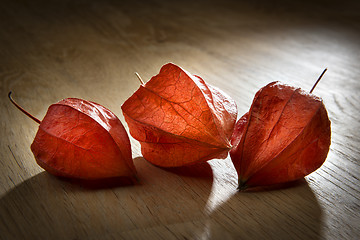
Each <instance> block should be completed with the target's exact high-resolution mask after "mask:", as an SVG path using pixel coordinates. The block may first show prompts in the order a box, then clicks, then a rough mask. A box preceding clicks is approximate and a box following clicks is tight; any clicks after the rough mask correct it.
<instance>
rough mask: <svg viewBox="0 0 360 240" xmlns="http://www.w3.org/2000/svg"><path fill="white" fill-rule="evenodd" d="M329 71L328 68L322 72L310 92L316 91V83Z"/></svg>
mask: <svg viewBox="0 0 360 240" xmlns="http://www.w3.org/2000/svg"><path fill="white" fill-rule="evenodd" d="M326 71H327V68H325V69H324V71H323V72H322V73H321V75H320V77H319V78H318V80H316V82H315V84H314V86H313V87H312V88H311V90H310V93H312V91H314V89H315V87H316V85H317V84H318V83H319V82H320V80H321V78H322V77H323V76H324V74H325V72H326Z"/></svg>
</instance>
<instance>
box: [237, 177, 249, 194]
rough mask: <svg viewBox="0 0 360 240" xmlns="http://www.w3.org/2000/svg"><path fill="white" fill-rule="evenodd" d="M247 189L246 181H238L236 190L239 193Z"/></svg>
mask: <svg viewBox="0 0 360 240" xmlns="http://www.w3.org/2000/svg"><path fill="white" fill-rule="evenodd" d="M247 188H248V185H246V181H244V180H241V179H239V185H238V187H237V190H239V191H240V192H242V191H245V190H246V189H247Z"/></svg>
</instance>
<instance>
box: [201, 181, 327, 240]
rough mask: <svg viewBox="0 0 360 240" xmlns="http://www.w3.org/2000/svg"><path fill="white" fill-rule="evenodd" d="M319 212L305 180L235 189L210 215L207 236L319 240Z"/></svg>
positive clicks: (212, 237) (219, 237)
mask: <svg viewBox="0 0 360 240" xmlns="http://www.w3.org/2000/svg"><path fill="white" fill-rule="evenodd" d="M321 218H322V212H321V209H320V205H319V203H318V201H317V199H316V196H315V195H314V193H313V192H312V190H311V188H310V187H309V185H308V184H307V182H306V181H305V180H304V179H302V180H300V181H297V182H294V183H291V184H287V185H283V186H281V187H279V186H277V187H276V188H264V189H258V190H256V191H249V192H237V193H235V194H233V195H232V196H231V197H230V198H229V199H228V200H227V201H226V202H224V203H223V204H221V205H219V206H218V207H217V208H216V209H215V210H214V211H213V212H212V213H211V215H210V216H209V219H208V222H207V225H206V228H205V230H204V232H207V235H208V238H209V239H318V238H320V236H321V233H320V227H321Z"/></svg>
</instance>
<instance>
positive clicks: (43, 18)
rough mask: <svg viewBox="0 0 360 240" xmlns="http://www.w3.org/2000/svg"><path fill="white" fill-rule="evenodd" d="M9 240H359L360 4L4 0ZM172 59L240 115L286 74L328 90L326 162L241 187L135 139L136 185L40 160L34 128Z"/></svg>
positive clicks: (232, 177) (217, 170)
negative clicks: (164, 159)
mask: <svg viewBox="0 0 360 240" xmlns="http://www.w3.org/2000/svg"><path fill="white" fill-rule="evenodd" d="M0 13H1V14H0V29H1V31H0V79H1V81H0V83H1V85H0V96H1V98H0V101H1V102H0V103H1V108H0V109H1V113H0V114H1V144H0V157H1V158H0V239H359V238H360V216H359V211H360V200H359V199H360V198H359V196H360V195H359V192H360V187H359V179H360V167H359V161H360V151H359V147H358V146H359V143H360V134H359V129H360V121H359V119H360V108H359V104H358V103H359V102H360V95H359V94H358V93H359V91H360V81H359V79H360V68H359V62H360V44H359V43H360V4H359V3H358V1H315V2H314V1H285V0H279V1H254V2H251V1H230V0H226V1H181V2H180V1H160V0H152V1H127V0H126V1H111V0H105V1H85V0H77V1H55V0H54V1H41V0H35V1H25V0H17V1H10V0H8V1H2V4H1V5H0ZM167 62H174V63H176V64H178V65H180V66H182V67H183V68H185V69H187V70H188V71H190V72H191V73H194V74H198V75H200V76H202V77H203V78H204V79H205V80H206V81H208V82H209V83H210V84H212V85H215V86H218V87H220V88H221V89H222V90H223V91H225V92H227V93H228V94H229V95H230V96H231V97H232V98H233V99H234V100H235V101H236V102H237V105H238V110H239V115H242V114H244V113H245V112H246V111H247V110H248V108H249V106H250V105H251V102H252V99H253V97H254V94H255V92H256V91H257V90H258V89H259V88H260V87H262V86H264V85H266V84H267V83H269V82H271V81H275V80H279V81H282V82H285V83H288V84H291V85H295V86H299V87H302V88H303V89H307V90H310V89H311V87H312V85H313V83H314V82H315V81H316V79H317V77H318V75H319V74H320V73H321V72H322V70H323V69H324V68H325V67H327V68H328V72H327V73H326V74H325V76H324V78H323V79H322V80H321V82H320V83H319V85H318V86H317V87H316V89H315V91H314V93H315V94H317V95H318V96H321V97H322V98H323V100H324V102H325V105H326V107H327V110H328V114H329V117H330V120H331V122H332V144H331V149H330V152H329V155H328V158H327V160H326V162H325V164H324V165H323V166H322V167H321V168H320V169H318V170H317V171H316V172H314V173H312V174H310V175H309V176H307V177H306V178H305V179H304V180H301V181H298V182H296V183H293V184H290V185H287V186H282V188H273V189H264V190H262V191H256V192H247V193H239V192H237V191H236V181H237V177H236V172H235V170H234V168H233V166H232V163H231V160H230V159H229V158H227V159H226V160H218V159H215V160H212V161H209V162H208V163H205V164H201V165H196V166H193V167H189V168H183V169H176V170H167V169H161V168H157V167H155V166H153V165H151V164H150V163H148V162H147V161H146V160H145V159H143V158H142V157H141V152H140V147H139V144H138V143H137V142H136V141H135V140H134V139H131V142H132V151H133V158H134V163H135V166H136V167H137V170H138V173H139V178H140V182H139V183H138V184H135V185H127V184H125V183H124V182H121V181H120V182H119V181H117V182H105V183H96V184H94V183H84V182H79V181H70V180H65V179H59V178H56V177H53V176H51V175H49V174H48V173H46V172H44V171H43V170H42V169H41V168H40V167H39V166H38V165H37V164H36V162H35V160H34V157H33V155H32V153H31V151H30V144H31V142H32V140H33V138H34V136H35V133H36V131H37V124H36V123H34V122H33V121H31V120H30V119H28V118H27V117H26V116H24V115H23V114H22V113H20V112H19V111H18V110H17V109H15V108H14V107H13V106H12V105H11V104H10V102H9V101H8V99H7V93H8V92H9V91H10V90H12V91H13V97H14V99H16V101H17V102H19V103H20V104H21V105H22V106H23V107H24V108H26V109H27V110H28V111H30V112H31V113H32V114H33V115H35V116H36V117H38V118H40V119H41V118H42V117H43V116H44V115H45V113H46V110H47V107H48V106H49V105H50V104H52V103H54V102H57V101H59V100H61V99H63V98H66V97H78V98H84V99H87V100H91V101H95V102H97V103H99V104H102V105H104V106H106V107H107V108H109V109H111V110H112V111H113V112H114V113H115V114H116V115H117V116H118V117H119V118H120V120H121V121H122V122H123V123H125V122H124V118H123V116H122V113H121V108H120V106H121V104H122V103H123V102H124V101H125V100H126V99H127V98H128V97H129V96H130V95H131V94H132V93H133V92H134V91H135V90H136V89H137V88H138V86H139V82H138V80H137V79H136V76H135V75H134V72H135V71H137V72H139V73H140V74H141V76H142V78H143V79H144V80H148V79H150V77H151V76H153V75H155V74H157V73H158V71H159V69H160V67H161V66H162V65H163V64H165V63H167Z"/></svg>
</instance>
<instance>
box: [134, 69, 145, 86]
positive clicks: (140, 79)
mask: <svg viewBox="0 0 360 240" xmlns="http://www.w3.org/2000/svg"><path fill="white" fill-rule="evenodd" d="M135 75H136V76H137V78H138V79H139V81H140V83H141V85H144V84H145V83H144V81H143V80H142V78H141V77H140V75H139V74H138V73H137V72H135Z"/></svg>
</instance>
